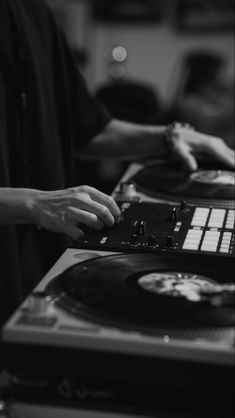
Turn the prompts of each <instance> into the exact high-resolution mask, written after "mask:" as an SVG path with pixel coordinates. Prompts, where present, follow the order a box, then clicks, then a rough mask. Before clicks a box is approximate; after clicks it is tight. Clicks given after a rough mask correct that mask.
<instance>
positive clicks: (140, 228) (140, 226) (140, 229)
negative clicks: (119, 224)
mask: <svg viewBox="0 0 235 418" xmlns="http://www.w3.org/2000/svg"><path fill="white" fill-rule="evenodd" d="M137 234H138V235H145V234H146V222H145V221H140V222H139V223H138V225H137Z"/></svg>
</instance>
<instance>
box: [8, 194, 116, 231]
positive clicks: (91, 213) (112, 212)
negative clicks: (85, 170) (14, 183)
mask: <svg viewBox="0 0 235 418" xmlns="http://www.w3.org/2000/svg"><path fill="white" fill-rule="evenodd" d="M119 219H120V210H119V208H118V206H117V204H116V203H115V201H114V200H113V199H112V197H110V196H108V195H106V194H104V193H102V192H100V191H98V190H97V189H95V188H93V187H89V186H78V187H73V188H68V189H64V190H55V191H41V190H35V189H23V188H7V187H4V188H0V226H1V225H7V224H19V223H21V224H22V223H32V224H36V225H38V226H40V227H42V228H45V229H48V230H50V231H54V232H62V233H65V234H67V235H69V236H70V237H71V238H73V239H77V238H78V237H79V236H80V235H81V234H82V233H83V231H82V229H80V228H79V224H80V223H81V224H84V225H86V226H88V227H90V228H93V229H96V230H101V229H102V228H103V227H104V226H112V225H113V224H114V223H115V222H118V220H119Z"/></svg>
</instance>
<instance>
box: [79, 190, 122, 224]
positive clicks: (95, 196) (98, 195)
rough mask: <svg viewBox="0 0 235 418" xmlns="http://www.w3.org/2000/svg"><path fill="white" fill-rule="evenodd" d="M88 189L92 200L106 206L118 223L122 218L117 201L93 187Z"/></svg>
mask: <svg viewBox="0 0 235 418" xmlns="http://www.w3.org/2000/svg"><path fill="white" fill-rule="evenodd" d="M87 187H88V193H89V195H90V197H91V198H92V200H95V201H96V202H98V203H100V204H101V205H104V206H106V207H107V208H108V209H109V211H110V212H111V214H112V216H113V218H114V219H115V221H117V220H118V219H119V218H120V216H121V211H120V209H119V207H118V205H117V203H116V202H115V200H114V199H113V198H112V197H111V196H108V195H107V194H105V193H103V192H101V191H99V190H97V189H95V188H93V187H89V186H87Z"/></svg>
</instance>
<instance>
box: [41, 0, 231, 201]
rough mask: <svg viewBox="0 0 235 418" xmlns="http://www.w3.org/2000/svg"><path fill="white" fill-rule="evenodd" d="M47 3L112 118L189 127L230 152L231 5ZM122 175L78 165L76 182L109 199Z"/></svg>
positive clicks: (165, 0)
mask: <svg viewBox="0 0 235 418" xmlns="http://www.w3.org/2000/svg"><path fill="white" fill-rule="evenodd" d="M47 2H48V3H49V5H50V7H51V8H52V10H53V12H54V14H55V17H56V19H57V21H58V23H59V25H60V26H61V28H62V30H63V31H64V33H65V36H66V38H67V39H68V42H69V44H70V46H71V48H72V49H73V51H74V55H75V58H76V60H77V63H78V66H79V68H80V70H81V71H82V73H83V75H84V77H85V79H86V81H87V84H88V87H89V89H90V90H91V91H92V93H93V94H94V95H95V96H96V97H97V99H99V100H100V101H101V102H103V103H104V104H105V105H106V106H107V107H108V109H109V110H110V112H111V113H112V114H113V116H114V117H117V118H122V119H124V120H130V121H133V122H138V123H147V124H155V123H157V124H167V123H169V122H171V121H173V120H179V121H184V122H188V123H190V124H192V125H194V127H195V128H196V129H197V130H200V131H203V132H206V133H209V134H212V135H216V136H221V137H223V138H224V139H225V141H226V142H227V144H228V145H230V146H231V147H233V148H234V0H47ZM124 169H125V165H123V164H119V163H114V162H113V161H105V162H102V163H93V162H87V161H86V162H82V161H81V162H79V164H78V176H79V177H78V178H79V182H80V183H84V182H85V183H88V182H89V183H90V184H92V185H94V186H95V187H99V188H102V190H103V191H105V192H108V193H110V192H111V191H112V188H113V187H114V185H115V182H116V181H118V179H119V178H120V175H121V174H122V172H123V170H124ZM91 171H92V173H93V175H92V176H90V175H89V173H90V172H91ZM94 173H96V175H94ZM91 177H92V178H91Z"/></svg>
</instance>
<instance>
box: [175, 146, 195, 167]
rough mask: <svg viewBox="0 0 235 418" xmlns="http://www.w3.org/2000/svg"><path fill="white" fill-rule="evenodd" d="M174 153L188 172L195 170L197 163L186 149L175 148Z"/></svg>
mask: <svg viewBox="0 0 235 418" xmlns="http://www.w3.org/2000/svg"><path fill="white" fill-rule="evenodd" d="M176 153H177V155H178V157H179V158H180V159H181V160H182V161H183V163H184V164H185V166H186V167H187V168H188V169H189V170H190V171H195V170H197V168H198V164H197V161H196V159H195V157H194V156H193V155H192V154H191V152H190V150H189V148H188V147H183V146H179V147H177V150H176Z"/></svg>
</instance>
